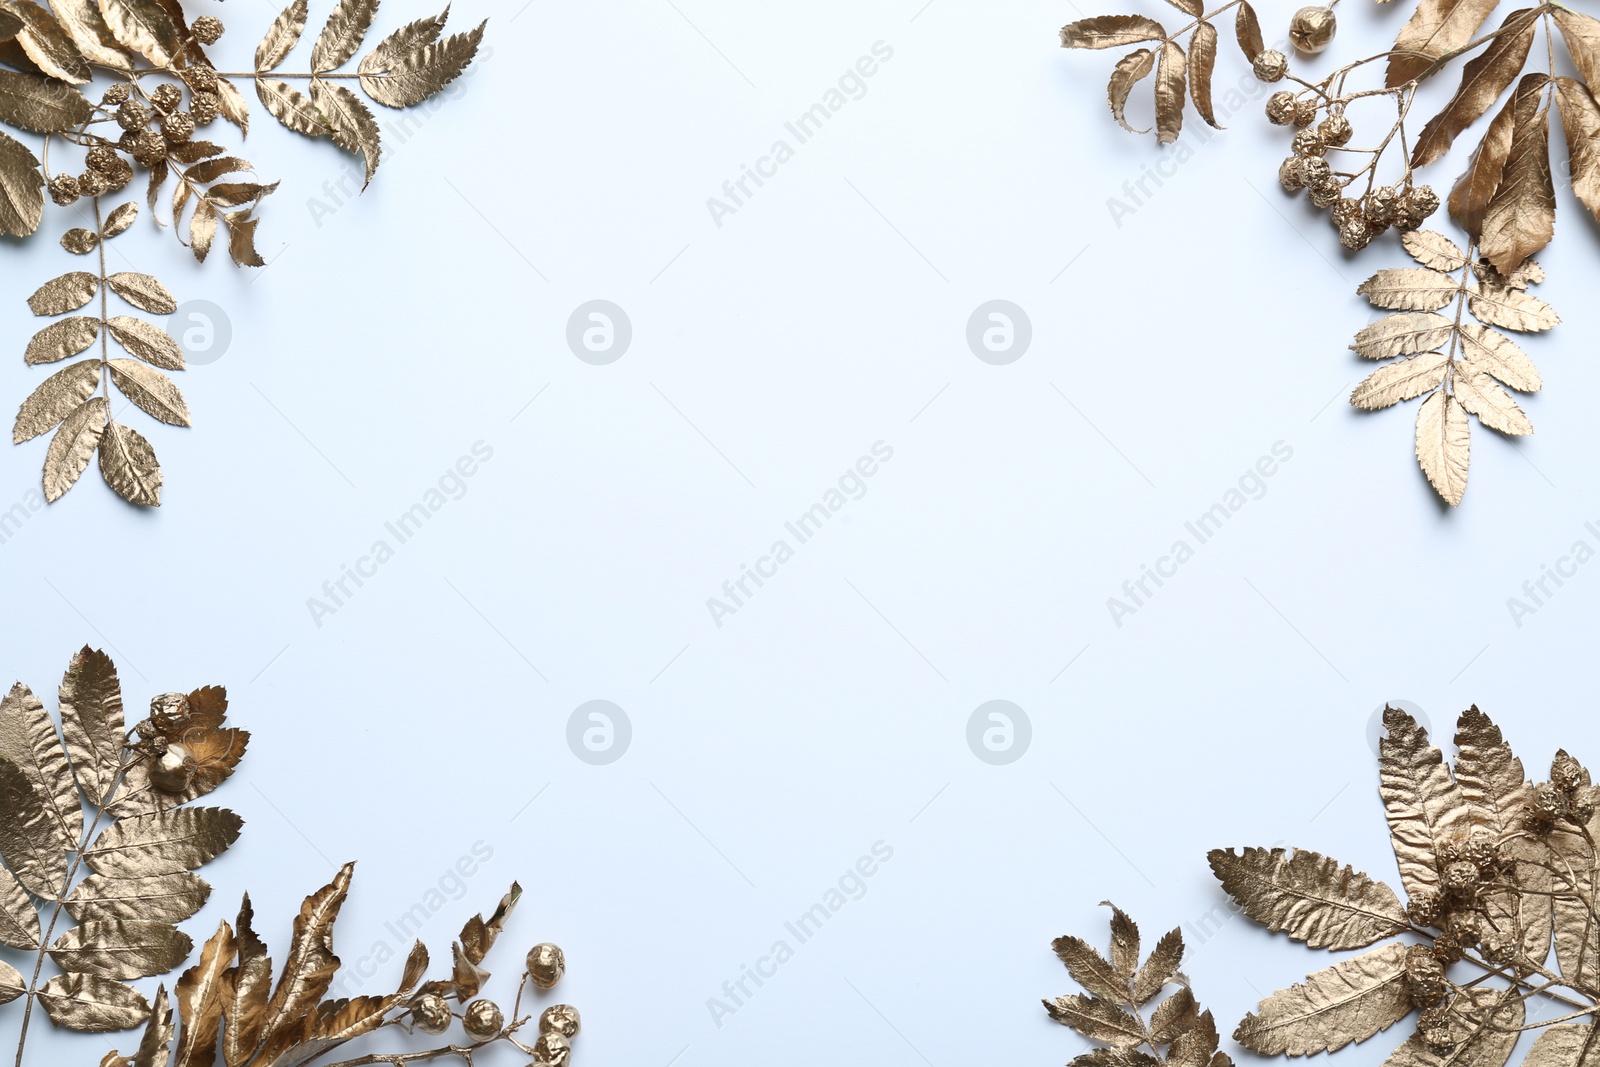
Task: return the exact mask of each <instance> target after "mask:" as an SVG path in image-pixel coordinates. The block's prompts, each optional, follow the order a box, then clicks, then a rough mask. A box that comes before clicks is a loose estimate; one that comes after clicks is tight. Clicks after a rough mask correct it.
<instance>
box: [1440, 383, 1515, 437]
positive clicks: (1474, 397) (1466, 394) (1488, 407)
mask: <svg viewBox="0 0 1600 1067" xmlns="http://www.w3.org/2000/svg"><path fill="white" fill-rule="evenodd" d="M1452 388H1453V390H1454V392H1455V398H1456V401H1457V403H1459V404H1460V405H1461V406H1462V407H1463V408H1465V409H1466V410H1467V412H1468V413H1469V414H1472V415H1476V416H1478V421H1479V422H1481V423H1483V424H1484V425H1485V426H1487V427H1489V429H1491V430H1499V431H1500V432H1501V433H1504V434H1512V435H1523V434H1530V433H1532V432H1533V423H1531V422H1529V421H1528V416H1527V415H1526V414H1524V413H1523V410H1522V409H1521V408H1520V407H1518V406H1517V402H1516V401H1515V400H1512V399H1511V394H1510V393H1508V392H1506V391H1505V389H1504V388H1502V387H1501V386H1500V384H1499V383H1498V382H1496V381H1495V380H1494V379H1493V378H1491V377H1489V376H1488V375H1487V374H1461V373H1458V374H1456V376H1455V379H1454V382H1453V384H1452Z"/></svg>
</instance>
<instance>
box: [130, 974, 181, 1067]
mask: <svg viewBox="0 0 1600 1067" xmlns="http://www.w3.org/2000/svg"><path fill="white" fill-rule="evenodd" d="M171 1047H172V1007H171V1005H170V1004H168V1002H167V987H166V986H164V985H158V986H156V1001H155V1004H153V1005H152V1006H151V1008H150V1021H149V1022H147V1023H146V1024H145V1028H144V1037H142V1038H141V1039H140V1040H139V1048H138V1049H137V1050H136V1051H135V1052H134V1054H133V1062H132V1064H131V1065H130V1067H167V1058H168V1056H169V1055H170V1049H171Z"/></svg>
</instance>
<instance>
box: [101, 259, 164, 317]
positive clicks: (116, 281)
mask: <svg viewBox="0 0 1600 1067" xmlns="http://www.w3.org/2000/svg"><path fill="white" fill-rule="evenodd" d="M106 284H107V285H109V286H111V291H112V292H113V293H116V294H117V295H118V296H120V297H122V299H124V300H126V301H127V302H128V303H130V304H132V305H133V306H134V307H136V308H138V309H139V310H140V311H148V312H150V314H152V315H170V314H172V313H173V312H174V311H177V310H178V301H177V300H176V299H175V298H174V297H173V295H172V293H171V291H170V290H168V289H167V287H166V286H165V285H162V284H161V283H160V282H159V281H157V280H156V279H154V278H152V277H151V276H150V275H148V274H139V273H137V272H136V271H131V270H127V271H120V272H118V273H116V274H113V275H111V276H110V277H109V278H107V279H106Z"/></svg>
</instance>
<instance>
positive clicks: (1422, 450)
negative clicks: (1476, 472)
mask: <svg viewBox="0 0 1600 1067" xmlns="http://www.w3.org/2000/svg"><path fill="white" fill-rule="evenodd" d="M1471 459H1472V454H1471V428H1470V427H1469V426H1468V425H1467V413H1466V411H1465V410H1463V409H1462V407H1461V405H1460V404H1459V403H1457V402H1456V400H1455V398H1454V397H1452V396H1450V395H1449V394H1447V393H1445V392H1443V391H1440V392H1437V393H1434V394H1433V395H1432V396H1430V397H1428V399H1426V400H1424V401H1423V402H1422V406H1421V407H1420V408H1418V409H1417V463H1418V464H1419V465H1420V466H1421V467H1422V473H1423V474H1426V475H1427V476H1428V481H1429V483H1430V484H1432V486H1433V488H1434V491H1435V492H1437V493H1438V494H1439V496H1440V497H1441V498H1442V499H1443V500H1444V501H1445V502H1446V503H1447V504H1449V505H1450V506H1451V507H1454V506H1455V505H1457V504H1459V503H1461V498H1462V497H1463V496H1464V495H1465V494H1466V492H1467V465H1468V464H1469V463H1470V462H1471ZM1434 751H1435V752H1437V751H1438V750H1437V749H1435V750H1434ZM1390 825H1391V826H1393V825H1394V823H1393V820H1391V824H1390ZM1414 829H1415V828H1414ZM1407 847H1409V846H1407ZM1400 852H1401V843H1400V840H1399V838H1398V837H1397V838H1396V840H1395V853H1396V855H1397V856H1398V855H1399V854H1400ZM1431 859H1432V854H1431V853H1430V854H1429V861H1430V862H1431ZM1421 862H1422V861H1421V859H1420V856H1416V855H1414V856H1413V857H1412V859H1411V861H1410V863H1409V865H1408V864H1407V862H1406V861H1404V860H1402V861H1401V874H1402V876H1404V875H1405V873H1406V872H1407V871H1408V870H1409V871H1411V872H1412V875H1413V876H1416V875H1417V874H1418V872H1419V869H1420V864H1421ZM1427 873H1428V874H1429V875H1430V876H1434V875H1435V872H1434V871H1433V869H1432V868H1431V867H1430V868H1428V871H1427ZM1435 880H1437V878H1436V877H1435ZM1416 891H1417V886H1414V885H1413V884H1412V881H1411V879H1410V878H1408V879H1406V892H1407V893H1410V894H1413V895H1414V894H1415V893H1416Z"/></svg>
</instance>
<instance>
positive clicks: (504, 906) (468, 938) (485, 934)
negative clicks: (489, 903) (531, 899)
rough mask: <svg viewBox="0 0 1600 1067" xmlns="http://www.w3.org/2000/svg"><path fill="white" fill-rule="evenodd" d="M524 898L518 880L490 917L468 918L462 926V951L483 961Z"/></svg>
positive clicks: (477, 916) (468, 956)
mask: <svg viewBox="0 0 1600 1067" xmlns="http://www.w3.org/2000/svg"><path fill="white" fill-rule="evenodd" d="M521 899H522V886H520V885H518V884H517V883H516V882H512V883H511V889H510V890H509V891H508V892H507V893H506V895H505V896H503V897H501V898H500V903H499V904H496V905H495V909H494V911H492V912H490V913H489V918H488V919H485V918H484V917H483V916H482V915H474V916H473V917H472V918H470V919H468V920H467V922H466V925H464V926H462V928H461V951H462V953H463V954H464V955H465V956H466V957H467V959H469V960H471V961H472V962H473V963H482V962H483V960H484V957H485V956H487V955H488V954H489V950H490V949H491V948H493V947H494V943H495V941H496V940H497V939H498V938H499V937H500V933H501V931H503V930H504V929H505V925H506V920H507V919H509V918H511V913H512V912H513V911H515V910H516V907H517V902H518V901H519V900H521Z"/></svg>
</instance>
